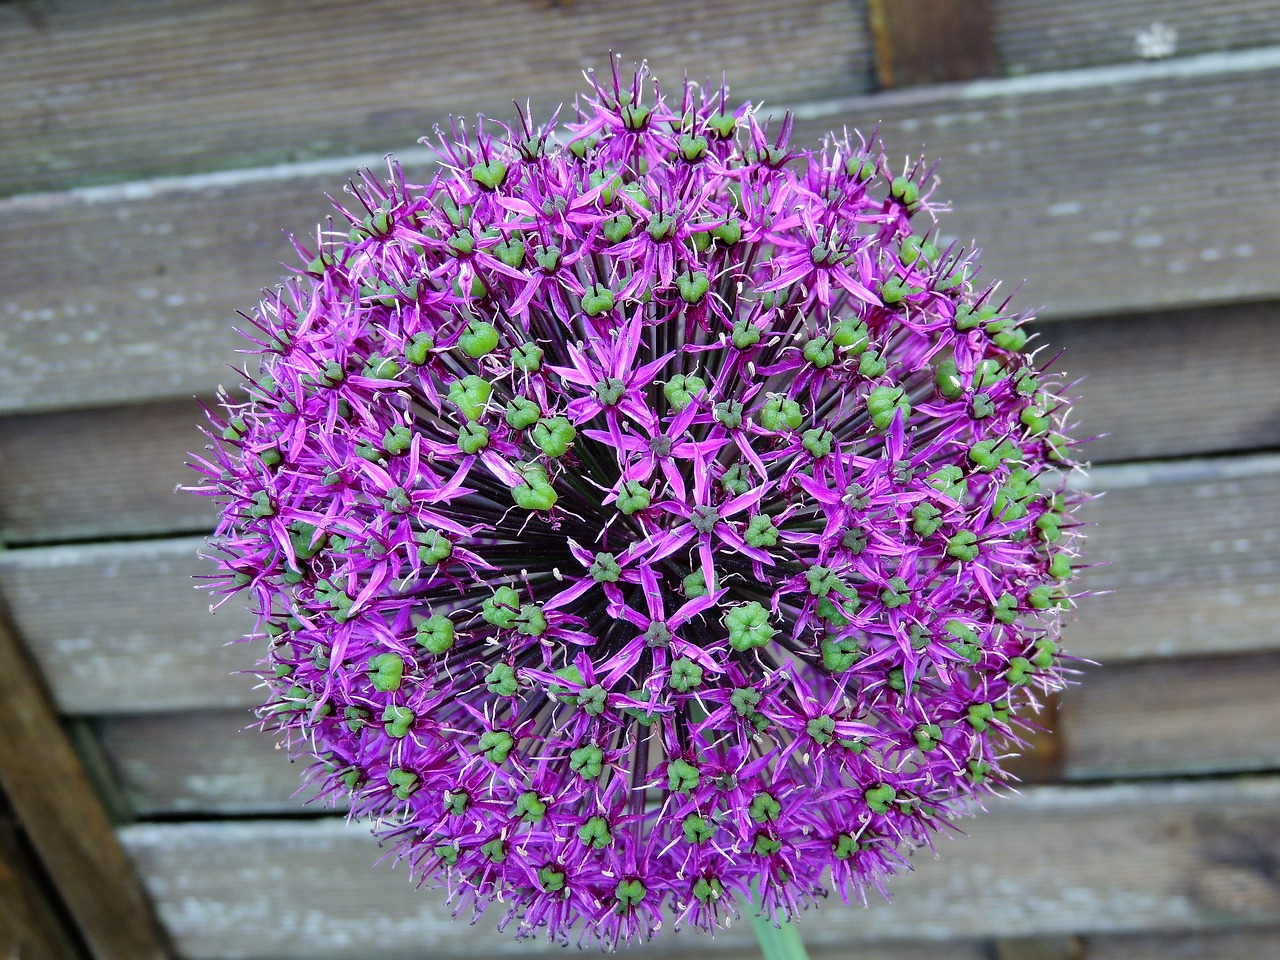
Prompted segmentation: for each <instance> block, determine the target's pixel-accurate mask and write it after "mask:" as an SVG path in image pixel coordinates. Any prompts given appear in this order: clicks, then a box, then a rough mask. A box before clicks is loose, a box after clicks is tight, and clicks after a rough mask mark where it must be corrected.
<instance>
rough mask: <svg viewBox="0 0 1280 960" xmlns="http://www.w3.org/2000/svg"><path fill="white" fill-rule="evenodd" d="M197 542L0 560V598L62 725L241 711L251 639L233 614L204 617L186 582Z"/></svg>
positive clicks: (245, 620) (204, 599)
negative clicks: (114, 716)
mask: <svg viewBox="0 0 1280 960" xmlns="http://www.w3.org/2000/svg"><path fill="white" fill-rule="evenodd" d="M201 543H202V541H201V540H199V539H198V538H190V539H179V540H154V541H145V540H144V541H137V542H132V543H116V544H111V543H108V544H97V545H92V546H72V547H52V548H48V549H32V550H16V551H15V550H10V551H0V593H2V594H3V595H4V597H5V599H6V601H7V602H8V604H9V608H10V610H11V611H12V613H13V617H14V620H15V621H16V623H17V627H18V631H19V633H20V635H21V637H22V639H23V640H24V641H25V642H26V645H27V647H28V648H29V649H30V650H31V652H32V654H33V655H34V656H35V658H36V660H37V661H38V663H39V665H40V668H41V672H42V673H43V675H44V677H45V679H46V681H47V682H48V684H49V686H50V688H51V689H52V691H53V694H54V696H55V698H56V699H57V702H58V707H59V709H60V710H61V711H62V712H63V713H70V714H92V713H111V712H115V711H119V710H122V709H142V710H148V709H152V710H172V709H180V708H184V707H194V706H212V705H220V706H240V705H244V704H247V703H253V702H255V701H256V699H257V697H256V695H255V693H254V692H253V687H254V685H255V684H256V682H257V681H256V680H255V679H254V678H252V677H246V676H241V675H235V676H233V675H232V671H237V670H247V669H251V668H252V666H253V664H254V661H255V660H256V659H257V654H256V653H255V652H254V651H253V650H251V649H249V648H248V647H247V646H245V645H243V644H234V643H232V641H233V640H234V639H235V638H236V637H238V636H241V635H243V634H244V633H245V632H247V631H248V630H250V629H252V627H253V619H252V617H250V616H249V615H248V614H247V613H246V612H245V611H244V610H243V609H241V608H239V607H237V606H236V605H235V604H234V603H228V604H226V605H224V606H222V607H220V608H219V609H218V613H217V615H216V616H210V614H209V603H210V598H209V596H208V594H207V593H206V592H204V591H197V590H196V589H195V586H196V582H195V581H193V580H192V579H191V578H192V577H194V576H197V575H199V574H207V573H209V572H210V571H211V569H212V567H211V566H210V565H208V564H206V563H204V562H202V561H199V560H197V559H196V551H197V550H198V549H199V548H200V546H201Z"/></svg>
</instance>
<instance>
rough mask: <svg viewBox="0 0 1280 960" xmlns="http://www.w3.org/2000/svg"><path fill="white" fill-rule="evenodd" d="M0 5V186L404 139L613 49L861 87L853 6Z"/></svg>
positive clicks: (767, 81) (815, 86)
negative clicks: (27, 8) (29, 11)
mask: <svg viewBox="0 0 1280 960" xmlns="http://www.w3.org/2000/svg"><path fill="white" fill-rule="evenodd" d="M35 9H36V10H37V11H38V13H37V14H35V15H33V16H24V12H23V11H24V5H21V4H19V5H11V4H5V5H3V6H0V61H3V62H4V64H5V65H6V68H7V69H6V71H5V79H4V83H3V84H2V85H0V144H3V145H4V146H3V147H0V194H3V193H9V192H13V191H15V190H18V189H48V188H50V187H56V186H62V185H66V184H81V183H89V182H99V183H100V182H104V181H108V180H119V179H122V178H125V177H136V176H139V175H149V174H155V173H160V172H173V171H190V170H202V169H210V168H216V167H226V166H245V165H249V164H259V163H275V162H280V161H287V160H294V159H298V158H305V157H313V156H323V155H331V154H334V153H339V154H341V153H344V152H345V153H350V152H353V151H358V150H375V151H380V150H385V149H392V148H400V147H404V146H406V145H409V144H412V143H413V142H414V141H415V140H416V139H417V138H418V137H420V136H422V135H423V134H426V133H429V132H430V130H431V128H432V126H433V125H434V124H436V123H439V122H443V121H445V120H446V118H447V116H448V115H449V114H451V113H455V114H463V115H470V114H473V113H475V112H477V111H481V112H488V113H491V114H494V115H501V116H504V117H505V116H506V114H507V113H508V112H509V110H510V107H511V101H512V99H518V100H519V101H520V102H521V103H524V101H525V100H526V99H532V100H533V102H534V104H535V107H536V109H537V110H538V111H539V113H540V114H545V113H549V111H550V109H551V108H552V107H554V106H555V105H556V104H557V103H559V102H561V101H562V100H564V99H571V98H572V96H573V95H574V93H576V92H577V91H578V90H579V89H580V88H581V86H582V76H581V73H582V70H583V69H584V68H588V67H596V68H597V69H599V70H601V71H603V72H604V73H605V75H606V76H607V74H608V68H609V67H608V56H609V51H610V50H613V51H615V52H617V53H618V54H620V55H621V56H622V57H623V58H625V61H626V63H627V64H628V65H629V64H630V63H631V61H633V60H639V59H641V58H644V57H648V58H649V59H650V60H651V61H652V63H653V65H654V67H655V68H656V69H658V70H660V71H661V72H662V74H663V75H665V76H666V77H667V78H668V82H669V83H672V84H674V83H677V82H679V79H680V77H681V76H682V75H683V74H684V72H685V71H686V70H687V71H688V73H689V74H690V75H691V76H692V77H695V78H697V79H705V78H707V77H712V78H714V79H716V80H717V81H718V80H719V78H720V76H721V74H722V73H724V72H726V71H727V72H728V73H729V75H730V77H731V79H732V80H733V82H734V83H736V84H737V85H739V88H740V92H741V93H742V94H744V95H751V96H754V97H761V96H763V97H766V98H768V99H769V100H771V101H772V100H774V99H777V98H782V99H795V98H797V97H803V96H805V95H812V94H815V93H816V94H820V95H824V94H825V95H830V93H831V92H832V91H833V90H834V91H840V92H848V91H849V90H851V89H860V88H863V87H865V84H866V81H867V76H868V52H867V43H866V33H865V29H864V25H863V14H862V5H861V4H860V3H856V2H854V3H849V2H841V0H820V2H818V3H812V4H806V5H805V6H804V8H803V9H797V8H795V7H794V6H793V5H791V4H790V3H787V2H785V0H728V2H726V0H719V2H717V0H710V2H690V0H686V2H680V3H669V2H666V0H636V2H633V3H628V4H626V5H624V6H618V5H617V4H613V3H608V2H603V0H577V2H574V3H572V4H563V5H562V4H554V3H507V2H504V0H449V2H440V3H429V4H422V3H415V2H412V0H376V2H369V3H359V4H341V3H339V4H332V3H325V4H300V5H299V4H268V5H267V6H266V7H264V6H262V5H261V4H257V3H253V2H251V0H236V2H230V3H219V4H217V5H214V6H210V5H209V4H205V3H199V2H194V0H164V2H160V3H156V2H147V0H130V2H124V3H115V4H112V5H111V7H110V9H108V8H106V7H100V6H98V5H95V4H82V3H77V4H57V5H42V6H40V7H37V8H35Z"/></svg>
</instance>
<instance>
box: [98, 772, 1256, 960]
mask: <svg viewBox="0 0 1280 960" xmlns="http://www.w3.org/2000/svg"><path fill="white" fill-rule="evenodd" d="M990 808H991V811H990V813H989V814H987V815H984V816H979V817H977V818H976V819H973V820H964V821H962V822H961V823H960V824H959V825H960V827H961V828H962V829H963V830H964V831H965V833H966V834H967V835H965V836H961V837H958V838H956V839H955V840H954V841H949V840H941V841H940V842H939V856H938V858H937V859H936V860H935V859H933V858H931V857H930V856H929V855H928V854H927V853H926V852H921V853H920V854H918V855H917V856H916V857H914V858H913V859H914V864H915V868H916V869H915V871H914V872H913V873H912V874H910V875H908V876H905V877H901V878H898V879H897V880H896V881H895V882H894V883H893V884H892V892H893V895H894V899H893V902H892V904H888V905H887V904H884V903H881V902H876V903H874V904H873V905H872V906H871V907H870V909H862V908H846V907H842V906H839V905H838V904H836V903H830V904H828V905H826V906H824V907H822V908H820V909H819V910H818V911H817V912H816V913H815V914H814V915H813V916H811V917H806V918H805V919H804V920H802V921H801V931H802V934H803V936H804V938H805V941H806V942H807V943H808V944H810V945H812V946H814V947H826V946H835V945H838V944H845V943H859V942H866V941H875V940H888V939H903V938H912V939H926V940H945V939H949V938H967V937H986V936H1014V935H1016V936H1027V935H1033V934H1061V933H1064V932H1069V931H1074V932H1080V933H1097V934H1107V933H1110V934H1118V933H1126V932H1129V933H1132V932H1146V933H1153V932H1156V931H1159V932H1162V933H1169V932H1173V931H1192V930H1205V929H1210V930H1211V929H1214V928H1220V927H1223V926H1227V925H1231V926H1235V927H1241V928H1243V927H1249V926H1261V927H1271V928H1274V927H1275V926H1276V925H1277V924H1278V923H1280V890H1278V889H1277V886H1276V878H1275V876H1274V875H1273V871H1271V870H1270V869H1269V866H1268V864H1270V863H1271V861H1272V860H1273V859H1274V858H1275V857H1276V856H1277V855H1280V849H1277V844H1278V843H1280V780H1277V779H1275V778H1271V779H1265V778H1263V779H1232V780H1204V781H1197V782H1189V783H1153V784H1143V785H1125V786H1111V787H1093V788H1064V787H1040V788H1032V789H1028V790H1027V792H1026V794H1025V795H1024V796H1022V797H1018V798H1013V799H1008V800H1000V801H995V802H992V803H991V804H990ZM120 832H121V837H122V839H123V840H124V843H125V846H126V847H127V848H128V849H129V850H130V851H131V852H132V854H133V856H134V858H135V859H136V861H137V863H138V866H139V869H140V871H141V873H142V875H143V877H144V878H146V880H147V882H148V883H149V885H150V889H151V891H152V894H153V895H154V897H155V899H156V902H157V906H158V908H159V910H160V913H161V916H162V917H163V918H164V920H165V922H166V925H167V927H168V928H169V930H170V931H171V932H172V933H173V935H174V937H175V939H176V941H177V944H178V948H179V950H180V951H181V952H182V954H183V955H184V956H187V957H191V958H214V957H225V956H229V955H233V956H242V957H277V958H292V957H299V958H301V957H307V958H314V957H329V956H343V955H352V954H359V953H360V952H361V951H362V950H363V949H364V945H365V944H367V943H368V942H369V938H370V937H372V936H376V941H377V950H378V954H379V956H382V957H388V958H391V957H401V956H404V957H407V956H410V955H420V952H421V950H422V948H423V945H424V944H430V945H431V951H432V953H433V954H436V955H459V956H461V955H480V954H508V953H515V952H517V951H519V952H521V953H526V954H528V953H535V952H536V953H543V952H547V951H548V950H552V951H555V952H557V953H558V952H559V950H560V948H559V947H548V946H547V945H546V944H544V943H541V942H539V941H534V942H530V943H526V944H518V943H516V942H515V941H514V940H512V939H511V938H510V935H509V934H508V935H503V934H499V933H496V932H494V930H493V924H494V922H496V918H494V919H488V918H486V919H482V920H481V921H480V922H479V923H478V924H476V925H475V926H471V925H468V924H466V923H461V922H455V921H453V920H452V919H451V918H450V914H449V911H448V909H446V908H445V907H443V906H442V895H441V894H440V893H438V892H433V891H431V890H418V889H415V888H414V886H413V884H412V883H410V882H409V880H408V878H407V876H406V875H405V871H404V870H403V869H397V870H394V871H393V870H391V869H389V868H388V867H387V865H385V864H384V865H382V866H380V867H378V868H376V869H371V866H370V865H371V864H373V862H374V861H375V860H376V859H377V858H378V856H379V855H380V854H381V853H382V852H383V851H381V850H379V849H378V848H377V847H376V846H375V845H374V844H373V842H372V841H371V839H370V838H369V836H368V835H367V828H365V827H362V826H359V825H349V824H347V823H345V822H343V821H342V820H331V819H322V820H314V821H274V822H272V821H267V822H253V821H238V822H232V823H227V822H221V823H219V822H212V823H175V824H137V825H133V826H129V827H125V828H122V829H121V831H120ZM371 917H377V918H378V922H377V924H376V933H375V932H374V931H373V930H372V929H371V920H370V918H371ZM751 937H752V934H751V933H750V931H749V929H746V925H738V926H734V927H733V928H731V929H730V930H729V931H727V932H726V933H724V934H722V935H721V936H720V937H718V938H717V945H718V946H720V947H722V948H743V947H746V946H747V944H748V942H749V940H750V938H751ZM704 942H705V941H703V940H702V939H701V938H698V937H696V936H694V937H689V936H681V935H674V936H663V937H661V938H660V939H659V940H657V941H656V942H655V943H654V944H653V949H652V953H653V954H654V955H659V954H660V953H661V951H663V950H671V949H677V950H679V949H690V948H692V947H693V946H694V944H695V943H696V944H698V945H700V946H701V945H702V944H704ZM649 952H651V951H650V949H649V948H644V949H641V950H636V953H649Z"/></svg>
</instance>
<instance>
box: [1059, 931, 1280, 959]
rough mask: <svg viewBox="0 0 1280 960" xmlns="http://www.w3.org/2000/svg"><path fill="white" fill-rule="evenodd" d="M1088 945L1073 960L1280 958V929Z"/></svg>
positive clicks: (1163, 935) (1148, 937) (1152, 935)
mask: <svg viewBox="0 0 1280 960" xmlns="http://www.w3.org/2000/svg"><path fill="white" fill-rule="evenodd" d="M1084 948H1085V949H1084V955H1083V956H1082V957H1079V958H1069V960H1280V929H1274V928H1273V929H1261V930H1212V931H1206V932H1196V933H1188V932H1183V933H1176V934H1173V933H1150V934H1143V935H1141V936H1130V937H1089V938H1087V939H1086V941H1085V944H1084ZM1064 960H1068V958H1064Z"/></svg>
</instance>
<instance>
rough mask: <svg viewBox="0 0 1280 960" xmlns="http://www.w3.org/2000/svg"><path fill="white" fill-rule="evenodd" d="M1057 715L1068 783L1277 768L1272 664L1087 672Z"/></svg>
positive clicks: (1207, 661) (1278, 728)
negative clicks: (1080, 780) (1105, 778)
mask: <svg viewBox="0 0 1280 960" xmlns="http://www.w3.org/2000/svg"><path fill="white" fill-rule="evenodd" d="M1079 679H1080V683H1079V685H1078V686H1075V687H1072V688H1071V689H1069V690H1068V691H1067V692H1066V693H1065V694H1064V695H1063V696H1062V703H1061V707H1060V710H1059V713H1058V717H1057V724H1056V727H1057V731H1058V735H1059V737H1060V738H1061V750H1062V754H1063V759H1062V763H1063V775H1064V776H1065V777H1066V778H1068V779H1094V778H1102V777H1136V776H1168V775H1171V774H1205V773H1223V772H1226V771H1240V770H1275V769H1280V696H1276V691H1277V690H1280V657H1277V656H1275V655H1266V654H1264V655H1254V656H1234V657H1215V658H1201V657H1195V658H1189V659H1186V660H1158V661H1151V662H1149V663H1128V664H1117V665H1115V666H1110V667H1102V668H1093V669H1089V670H1086V671H1085V672H1084V675H1083V676H1081V677H1080V678H1079Z"/></svg>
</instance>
